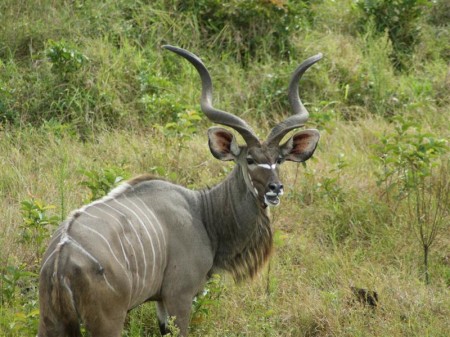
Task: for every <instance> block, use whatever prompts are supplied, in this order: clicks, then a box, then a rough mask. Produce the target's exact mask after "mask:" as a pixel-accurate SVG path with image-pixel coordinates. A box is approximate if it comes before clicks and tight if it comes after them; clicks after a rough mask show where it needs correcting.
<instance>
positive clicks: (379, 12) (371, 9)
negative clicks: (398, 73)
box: [357, 0, 429, 68]
mask: <svg viewBox="0 0 450 337" xmlns="http://www.w3.org/2000/svg"><path fill="white" fill-rule="evenodd" d="M357 4H358V6H359V8H360V9H361V10H362V12H363V13H364V19H363V21H364V22H367V20H373V22H374V23H375V27H376V30H377V31H378V32H379V33H384V32H385V31H387V33H388V35H389V39H390V40H391V41H392V46H393V51H394V53H393V55H392V57H393V61H394V65H395V66H396V67H399V68H402V67H405V66H407V65H409V64H408V62H407V61H408V56H405V55H410V54H411V53H412V52H413V50H414V46H415V44H416V43H417V42H418V37H419V30H420V23H419V18H420V16H421V15H422V14H423V13H424V8H425V7H426V6H428V5H429V2H428V1H426V0H359V1H358V3H357ZM364 25H365V23H364Z"/></svg>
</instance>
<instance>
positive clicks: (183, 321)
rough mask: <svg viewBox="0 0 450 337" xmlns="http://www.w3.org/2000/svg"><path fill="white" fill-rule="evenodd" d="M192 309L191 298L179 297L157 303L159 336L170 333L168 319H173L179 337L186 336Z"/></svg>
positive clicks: (188, 296) (186, 296)
mask: <svg viewBox="0 0 450 337" xmlns="http://www.w3.org/2000/svg"><path fill="white" fill-rule="evenodd" d="M191 307H192V296H190V295H180V296H173V297H170V298H167V299H164V300H163V301H162V302H158V303H157V307H156V308H157V313H158V322H159V329H160V331H161V335H162V336H164V335H165V334H168V333H170V330H169V327H168V319H169V318H171V317H174V318H175V325H176V327H177V328H178V329H180V336H187V334H188V328H189V321H190V315H191Z"/></svg>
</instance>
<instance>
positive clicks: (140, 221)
mask: <svg viewBox="0 0 450 337" xmlns="http://www.w3.org/2000/svg"><path fill="white" fill-rule="evenodd" d="M114 202H116V203H117V204H119V205H121V206H122V207H124V208H126V209H127V210H128V211H130V212H131V213H133V215H134V216H135V217H136V219H137V220H138V221H139V223H140V224H141V226H142V227H143V228H144V230H145V233H146V234H147V236H148V239H149V241H150V246H151V248H152V253H153V264H152V275H151V279H150V283H148V284H152V281H153V278H154V277H155V265H156V253H155V247H154V244H153V240H152V237H151V235H150V233H149V232H148V229H147V227H146V226H145V224H144V222H143V221H142V219H141V218H140V217H139V216H138V215H137V213H136V212H134V211H133V210H132V209H131V208H130V207H128V206H127V205H125V204H123V203H121V202H120V201H119V200H117V199H114ZM144 281H145V282H146V283H147V278H146V277H145V278H144Z"/></svg>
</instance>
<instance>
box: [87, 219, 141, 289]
mask: <svg viewBox="0 0 450 337" xmlns="http://www.w3.org/2000/svg"><path fill="white" fill-rule="evenodd" d="M78 224H79V225H81V226H83V227H84V228H86V229H87V230H89V231H91V232H92V233H94V234H97V235H98V236H99V237H100V238H101V239H102V240H103V241H104V242H105V243H106V245H107V246H108V249H109V251H110V253H111V254H112V256H113V257H114V259H115V260H116V262H117V263H118V264H119V266H120V267H121V268H122V269H123V271H124V273H125V275H126V276H127V279H128V282H129V284H130V288H132V287H133V286H132V282H131V278H130V275H129V274H128V272H127V270H126V268H125V267H124V266H123V265H122V263H120V261H119V259H118V258H117V256H116V254H114V251H113V249H112V247H111V245H110V244H109V242H108V240H107V239H106V238H105V237H104V236H103V235H102V234H101V233H100V232H97V231H96V230H95V229H92V228H91V227H89V226H86V225H85V224H83V223H82V222H80V221H78ZM103 275H105V272H104V273H103Z"/></svg>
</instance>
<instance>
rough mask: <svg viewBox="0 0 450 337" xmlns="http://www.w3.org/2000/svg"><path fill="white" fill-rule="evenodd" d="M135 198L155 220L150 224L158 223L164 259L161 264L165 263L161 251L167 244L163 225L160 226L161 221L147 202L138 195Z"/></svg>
mask: <svg viewBox="0 0 450 337" xmlns="http://www.w3.org/2000/svg"><path fill="white" fill-rule="evenodd" d="M136 199H137V200H139V202H140V203H141V204H142V205H144V207H145V209H146V211H147V212H148V214H150V215H151V216H152V218H153V219H154V220H155V222H151V221H150V223H151V224H154V223H156V224H157V225H158V226H157V227H158V229H159V231H160V233H161V237H162V240H163V250H161V252H160V253H161V255H162V257H161V259H164V264H163V265H165V263H166V260H165V257H166V254H163V252H164V251H165V250H166V249H167V244H166V236H165V235H164V230H163V227H162V225H161V223H160V222H159V220H158V218H157V217H156V215H155V213H154V212H153V211H152V210H151V209H150V208H149V207H148V206H147V204H146V203H145V202H144V201H143V200H142V199H141V198H140V197H138V196H136Z"/></svg>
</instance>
